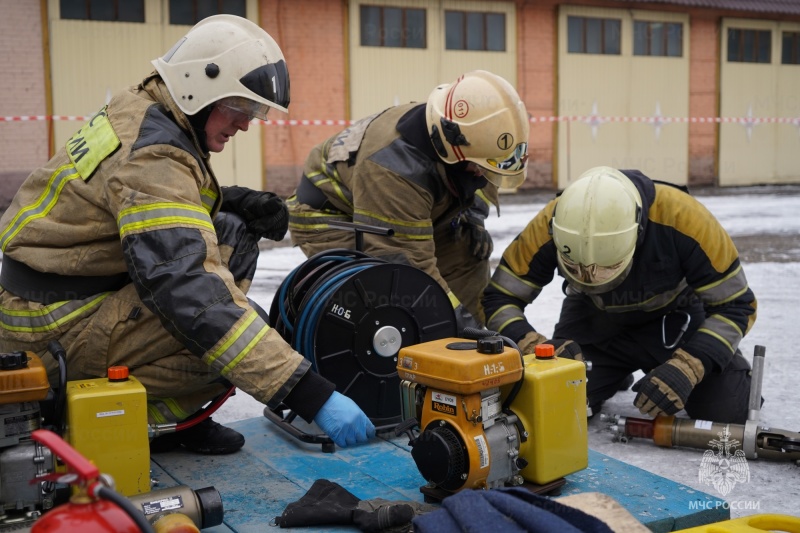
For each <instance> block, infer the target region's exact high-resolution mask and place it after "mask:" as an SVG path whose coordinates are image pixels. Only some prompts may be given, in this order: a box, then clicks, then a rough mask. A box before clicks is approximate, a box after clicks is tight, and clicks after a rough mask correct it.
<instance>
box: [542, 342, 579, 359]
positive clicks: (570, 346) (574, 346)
mask: <svg viewBox="0 0 800 533" xmlns="http://www.w3.org/2000/svg"><path fill="white" fill-rule="evenodd" d="M545 344H552V345H553V347H554V348H555V349H556V357H563V358H564V359H572V360H574V361H583V351H582V350H581V347H580V345H579V344H578V343H577V342H575V341H572V340H569V339H550V340H546V341H545Z"/></svg>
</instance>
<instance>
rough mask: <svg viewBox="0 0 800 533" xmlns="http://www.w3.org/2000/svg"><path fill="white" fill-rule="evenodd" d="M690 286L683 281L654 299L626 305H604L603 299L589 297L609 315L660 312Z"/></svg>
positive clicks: (596, 296)
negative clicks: (631, 312) (632, 312)
mask: <svg viewBox="0 0 800 533" xmlns="http://www.w3.org/2000/svg"><path fill="white" fill-rule="evenodd" d="M688 286H689V285H688V284H687V283H686V279H685V278H684V279H682V280H681V282H680V283H679V284H678V286H677V287H676V288H674V289H672V290H669V291H666V292H663V293H661V294H656V295H655V296H653V297H652V298H648V299H647V300H645V301H643V302H638V303H632V304H626V305H608V306H607V305H605V304H604V303H603V299H602V298H601V297H600V296H599V295H597V294H590V295H588V296H589V298H590V299H591V300H592V302H593V303H594V305H595V306H597V308H598V309H601V310H605V311H608V312H609V313H626V312H628V311H645V312H651V311H658V310H659V309H663V308H664V307H666V306H668V305H669V304H671V303H672V302H674V301H675V299H676V298H677V297H678V296H680V295H681V293H683V291H684V290H685V289H686V287H688Z"/></svg>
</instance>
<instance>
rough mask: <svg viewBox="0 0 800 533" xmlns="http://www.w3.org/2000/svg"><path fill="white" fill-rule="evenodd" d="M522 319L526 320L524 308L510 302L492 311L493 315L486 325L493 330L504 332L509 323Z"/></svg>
mask: <svg viewBox="0 0 800 533" xmlns="http://www.w3.org/2000/svg"><path fill="white" fill-rule="evenodd" d="M520 320H525V314H524V313H523V312H522V309H520V308H519V307H517V306H516V305H512V304H508V305H504V306H502V307H501V308H500V309H498V310H497V311H495V312H494V313H492V316H490V317H489V320H487V321H486V327H487V328H489V329H491V330H493V331H497V332H502V331H503V330H504V329H505V328H506V327H508V325H509V324H511V323H512V322H519V321H520Z"/></svg>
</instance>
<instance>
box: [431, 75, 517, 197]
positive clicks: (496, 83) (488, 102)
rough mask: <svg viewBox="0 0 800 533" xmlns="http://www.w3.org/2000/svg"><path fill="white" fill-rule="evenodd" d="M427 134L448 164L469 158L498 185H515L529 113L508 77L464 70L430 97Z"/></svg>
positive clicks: (434, 91) (435, 90)
mask: <svg viewBox="0 0 800 533" xmlns="http://www.w3.org/2000/svg"><path fill="white" fill-rule="evenodd" d="M425 117H426V122H427V125H428V134H429V135H430V137H431V141H432V142H433V146H434V148H435V149H436V151H437V152H438V154H439V157H441V159H442V160H443V161H444V162H445V163H449V164H454V163H458V162H460V161H472V162H474V163H475V164H477V165H478V166H480V167H481V169H482V170H483V171H484V175H485V176H486V178H487V179H488V180H489V181H491V182H492V183H494V184H495V185H497V186H498V187H504V188H514V187H518V186H519V185H520V184H521V183H522V182H523V181H524V180H525V166H526V163H527V160H528V132H529V127H530V125H529V123H528V112H527V111H526V109H525V104H524V103H523V102H522V100H521V99H520V97H519V95H518V94H517V91H516V90H515V89H514V87H512V86H511V84H510V83H508V82H507V81H506V80H504V79H503V78H501V77H500V76H497V75H496V74H492V73H491V72H487V71H485V70H475V71H472V72H467V73H466V74H464V75H462V76H461V77H459V78H458V79H457V80H456V81H455V82H453V83H450V84H447V85H440V86H439V87H437V88H436V89H434V90H433V91H432V92H431V94H430V96H428V103H427V106H426V109H425Z"/></svg>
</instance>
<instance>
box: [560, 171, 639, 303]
mask: <svg viewBox="0 0 800 533" xmlns="http://www.w3.org/2000/svg"><path fill="white" fill-rule="evenodd" d="M641 217H642V199H641V196H640V195H639V191H638V190H637V189H636V186H635V185H634V184H633V182H631V180H630V179H628V177H627V176H625V174H623V173H622V172H620V171H619V170H616V169H614V168H610V167H595V168H592V169H589V170H587V171H586V172H584V173H583V174H582V175H581V176H580V177H579V178H578V180H577V181H575V182H574V183H572V184H570V185H569V186H568V187H567V188H566V189H564V192H563V193H562V194H561V196H560V197H559V199H558V203H557V204H556V207H555V212H554V213H553V221H552V224H553V226H552V227H553V241H554V242H555V245H556V249H557V250H558V254H557V255H558V264H559V267H560V268H561V271H562V273H563V274H564V276H565V277H566V278H567V280H568V281H569V282H570V284H572V285H573V286H575V287H577V288H579V289H580V290H582V291H583V292H586V293H590V294H596V293H602V292H607V291H610V290H612V289H613V288H615V287H616V286H618V285H619V284H620V283H622V281H623V280H624V279H625V277H626V276H627V274H628V272H630V267H631V260H632V259H633V254H634V252H635V250H636V241H637V239H638V236H639V230H640V227H641Z"/></svg>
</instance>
